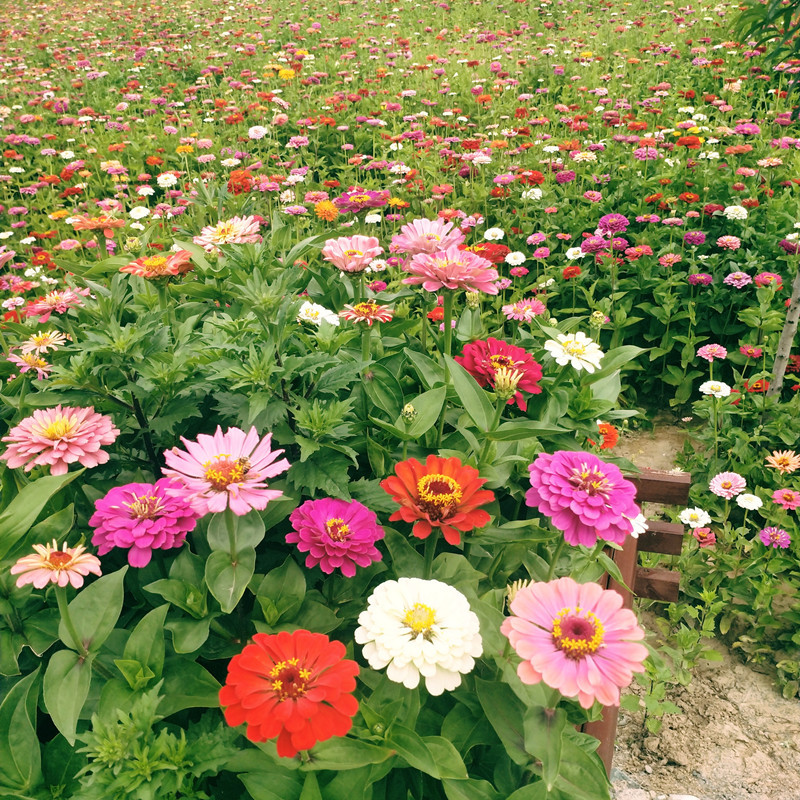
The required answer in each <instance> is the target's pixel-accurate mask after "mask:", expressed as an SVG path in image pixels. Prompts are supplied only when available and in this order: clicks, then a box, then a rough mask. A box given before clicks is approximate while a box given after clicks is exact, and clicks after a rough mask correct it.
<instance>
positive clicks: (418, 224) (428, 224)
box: [389, 219, 464, 256]
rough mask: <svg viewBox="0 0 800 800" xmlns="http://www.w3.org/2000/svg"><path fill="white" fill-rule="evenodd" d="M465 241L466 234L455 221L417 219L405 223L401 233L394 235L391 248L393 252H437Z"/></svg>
mask: <svg viewBox="0 0 800 800" xmlns="http://www.w3.org/2000/svg"><path fill="white" fill-rule="evenodd" d="M463 241H464V234H463V233H462V232H461V230H460V229H459V228H455V223H453V222H445V220H443V219H433V220H431V219H415V220H412V221H411V222H409V223H407V224H406V225H403V227H402V228H400V233H398V234H395V235H394V236H392V243H391V244H390V245H389V250H391V252H392V253H408V254H409V255H411V256H415V255H418V254H419V253H436V252H437V251H439V250H446V249H447V248H448V247H451V246H453V245H459V244H461V243H462V242H463Z"/></svg>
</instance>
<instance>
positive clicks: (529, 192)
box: [520, 186, 542, 200]
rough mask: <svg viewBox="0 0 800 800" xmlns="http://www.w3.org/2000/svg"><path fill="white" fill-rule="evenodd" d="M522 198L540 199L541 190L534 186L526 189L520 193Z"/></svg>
mask: <svg viewBox="0 0 800 800" xmlns="http://www.w3.org/2000/svg"><path fill="white" fill-rule="evenodd" d="M520 197H522V199H523V200H541V199H542V190H541V189H539V188H538V187H536V186H534V187H533V188H532V189H526V190H525V191H524V192H523V193H522V194H521V195H520Z"/></svg>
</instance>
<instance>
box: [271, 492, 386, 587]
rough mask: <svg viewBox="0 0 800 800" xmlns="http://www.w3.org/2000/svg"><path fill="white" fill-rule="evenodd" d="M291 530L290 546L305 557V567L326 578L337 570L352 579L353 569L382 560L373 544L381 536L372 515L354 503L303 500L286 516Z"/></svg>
mask: <svg viewBox="0 0 800 800" xmlns="http://www.w3.org/2000/svg"><path fill="white" fill-rule="evenodd" d="M289 521H290V522H291V523H292V527H293V528H294V530H292V531H290V532H289V533H287V534H286V541H287V542H288V543H289V544H293V543H294V544H297V549H298V550H299V551H300V552H301V553H308V555H307V556H306V566H307V567H316V566H319V568H320V569H321V570H322V571H323V572H326V573H328V574H330V573H331V572H333V571H334V570H335V569H340V570H341V571H342V575H344V576H346V577H348V578H352V577H353V576H354V575H355V574H356V567H357V566H359V567H368V566H369V565H370V564H372V563H373V562H374V561H380V560H381V557H382V556H381V553H380V551H379V550H378V549H377V548H376V547H375V542H376V541H378V539H382V538H383V536H384V533H383V528H381V526H380V525H378V518H377V516H376V515H375V513H374V512H373V511H370V510H369V509H368V508H367V507H366V506H365V505H362V504H361V503H359V502H358V501H357V500H351V501H349V502H348V501H347V500H336V499H334V498H331V497H326V498H324V499H322V500H306V502H305V503H303V505H301V506H300V507H299V508H296V509H295V510H294V511H292V513H291V515H290V516H289Z"/></svg>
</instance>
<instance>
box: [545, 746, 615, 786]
mask: <svg viewBox="0 0 800 800" xmlns="http://www.w3.org/2000/svg"><path fill="white" fill-rule="evenodd" d="M555 788H556V789H559V790H561V791H562V792H563V793H564V794H566V795H567V797H569V798H570V800H610V794H609V783H608V776H607V775H606V770H605V767H604V766H603V762H602V761H601V760H600V757H599V756H598V755H597V753H587V752H586V750H584V749H583V748H582V747H580V746H579V745H578V744H577V743H576V742H575V741H573V740H572V738H571V737H569V736H563V737H562V752H561V770H560V773H559V776H558V780H557V781H556V784H555Z"/></svg>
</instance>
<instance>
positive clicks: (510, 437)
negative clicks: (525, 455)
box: [486, 420, 569, 442]
mask: <svg viewBox="0 0 800 800" xmlns="http://www.w3.org/2000/svg"><path fill="white" fill-rule="evenodd" d="M555 433H569V431H568V430H567V429H566V428H562V427H561V426H560V425H555V424H553V423H549V422H539V421H537V420H519V421H518V422H504V423H503V424H502V425H499V426H498V427H497V430H494V431H492V432H491V433H488V434H486V435H487V438H489V439H491V440H492V441H494V442H515V441H518V440H520V439H533V438H536V437H537V436H542V435H547V436H549V435H552V434H555Z"/></svg>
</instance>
